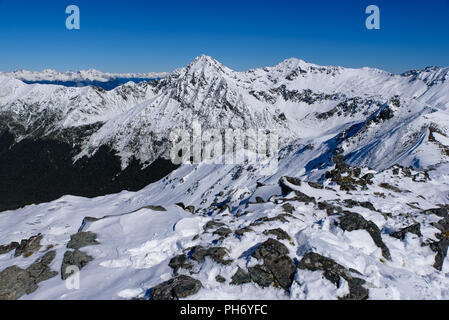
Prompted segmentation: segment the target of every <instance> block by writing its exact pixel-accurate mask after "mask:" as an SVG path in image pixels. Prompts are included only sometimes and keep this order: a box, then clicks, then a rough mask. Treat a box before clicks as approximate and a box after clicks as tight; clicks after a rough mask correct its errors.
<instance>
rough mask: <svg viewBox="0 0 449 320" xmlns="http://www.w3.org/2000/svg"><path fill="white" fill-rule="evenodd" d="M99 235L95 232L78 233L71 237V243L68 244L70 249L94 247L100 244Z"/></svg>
mask: <svg viewBox="0 0 449 320" xmlns="http://www.w3.org/2000/svg"><path fill="white" fill-rule="evenodd" d="M96 239H97V235H96V234H95V233H93V232H90V231H88V232H78V233H76V234H74V235H72V236H70V241H69V243H68V244H67V248H69V249H81V248H84V247H88V246H94V245H97V244H99V242H98V241H97V240H96Z"/></svg>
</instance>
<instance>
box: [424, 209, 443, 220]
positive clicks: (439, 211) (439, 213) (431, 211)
mask: <svg viewBox="0 0 449 320" xmlns="http://www.w3.org/2000/svg"><path fill="white" fill-rule="evenodd" d="M423 213H424V214H427V215H428V214H434V215H437V216H439V217H442V218H444V217H446V216H447V215H448V208H447V207H441V208H433V209H428V210H424V211H423Z"/></svg>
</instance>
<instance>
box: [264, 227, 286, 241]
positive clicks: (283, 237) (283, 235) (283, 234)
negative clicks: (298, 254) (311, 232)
mask: <svg viewBox="0 0 449 320" xmlns="http://www.w3.org/2000/svg"><path fill="white" fill-rule="evenodd" d="M263 234H264V235H274V236H275V237H276V239H278V240H288V241H290V240H291V239H292V238H291V237H290V236H289V235H288V233H287V232H285V231H284V230H282V229H281V228H278V229H272V230H267V231H264V233H263Z"/></svg>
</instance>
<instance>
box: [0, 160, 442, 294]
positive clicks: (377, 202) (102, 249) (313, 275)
mask: <svg viewBox="0 0 449 320" xmlns="http://www.w3.org/2000/svg"><path fill="white" fill-rule="evenodd" d="M334 163H335V166H334V167H333V168H331V169H330V170H329V171H327V173H326V174H325V176H324V178H323V179H322V180H321V181H320V182H319V183H318V182H307V181H304V180H303V179H300V178H293V177H288V176H276V175H275V176H273V177H271V178H269V179H265V181H263V182H262V180H261V179H260V177H258V176H257V175H254V172H253V171H254V168H252V167H251V166H246V167H245V166H242V167H240V168H239V169H236V168H231V169H230V168H225V167H220V169H217V168H215V167H213V168H209V169H208V170H206V169H207V168H203V167H202V165H199V166H183V167H181V168H180V169H178V170H177V171H175V172H173V173H172V174H171V175H169V176H168V177H167V178H165V179H163V180H162V181H160V182H158V183H156V184H153V185H150V186H148V187H147V188H145V189H144V190H142V191H140V192H137V193H129V192H123V193H120V194H118V195H111V196H105V197H100V198H95V199H84V198H76V197H63V198H61V199H60V200H57V201H55V202H52V203H49V204H42V205H39V206H29V207H26V208H24V209H20V210H16V211H8V212H4V213H1V214H0V229H1V231H0V240H1V243H2V244H3V245H2V246H0V267H1V271H0V299H20V298H21V299H154V300H173V299H351V300H364V299H447V298H449V289H448V288H449V277H448V273H447V272H448V271H449V265H448V264H447V260H446V259H447V258H446V254H447V249H448V246H449V215H448V209H449V205H448V203H449V199H448V191H449V188H448V183H449V180H448V177H447V172H448V171H447V169H448V168H447V166H444V165H441V166H439V167H435V168H433V169H431V170H426V171H415V170H414V169H411V168H404V167H401V166H394V167H393V168H391V169H388V170H385V171H383V172H375V171H373V170H370V169H368V168H358V167H350V166H348V165H347V164H346V163H344V162H343V159H342V157H339V156H336V157H334ZM233 170H234V171H233ZM235 170H237V171H235ZM206 171H207V174H206V173H205V172H206ZM231 173H234V174H231ZM236 173H238V174H236ZM223 186H224V187H223ZM216 190H221V191H220V192H215V191H216ZM194 195H196V196H194ZM179 200H182V201H183V202H180V201H179ZM188 200H190V201H191V203H188V202H187V201H188ZM156 204H157V205H156ZM187 204H188V205H187ZM73 266H76V267H77V268H78V269H79V270H81V271H80V273H79V278H80V281H81V283H80V288H79V289H78V290H69V289H67V287H66V282H65V280H67V279H70V276H71V273H70V272H69V271H68V270H70V269H67V268H68V267H73Z"/></svg>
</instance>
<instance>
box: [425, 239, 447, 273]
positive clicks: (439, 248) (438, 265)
mask: <svg viewBox="0 0 449 320" xmlns="http://www.w3.org/2000/svg"><path fill="white" fill-rule="evenodd" d="M448 247H449V239H447V238H443V239H442V240H441V241H440V242H435V243H432V244H431V245H430V248H431V249H432V250H433V251H435V252H436V253H437V254H436V256H435V263H434V265H433V267H434V268H435V269H437V270H439V271H441V270H443V263H444V260H445V259H446V256H447V249H448Z"/></svg>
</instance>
